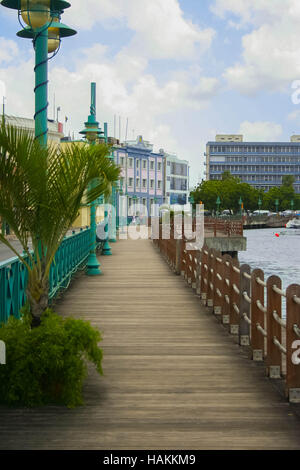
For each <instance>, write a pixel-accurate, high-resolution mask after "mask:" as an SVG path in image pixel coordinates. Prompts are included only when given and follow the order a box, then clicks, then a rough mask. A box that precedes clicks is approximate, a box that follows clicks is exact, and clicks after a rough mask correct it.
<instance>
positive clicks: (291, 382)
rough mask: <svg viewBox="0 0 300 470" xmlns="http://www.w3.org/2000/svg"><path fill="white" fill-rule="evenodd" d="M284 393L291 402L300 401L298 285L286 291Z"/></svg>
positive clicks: (299, 304) (299, 294)
mask: <svg viewBox="0 0 300 470" xmlns="http://www.w3.org/2000/svg"><path fill="white" fill-rule="evenodd" d="M286 307H287V322H286V394H287V396H288V397H289V401H290V402H291V403H300V286H299V285H298V284H292V285H291V286H289V287H288V288H287V291H286Z"/></svg>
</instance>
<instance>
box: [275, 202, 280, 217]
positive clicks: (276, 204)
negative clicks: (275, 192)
mask: <svg viewBox="0 0 300 470" xmlns="http://www.w3.org/2000/svg"><path fill="white" fill-rule="evenodd" d="M278 206H279V199H276V200H275V207H276V212H277V214H278Z"/></svg>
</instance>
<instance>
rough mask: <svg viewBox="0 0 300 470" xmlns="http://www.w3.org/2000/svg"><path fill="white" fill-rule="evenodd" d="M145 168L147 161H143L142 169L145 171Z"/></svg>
mask: <svg viewBox="0 0 300 470" xmlns="http://www.w3.org/2000/svg"><path fill="white" fill-rule="evenodd" d="M146 168H147V160H143V169H144V170H146Z"/></svg>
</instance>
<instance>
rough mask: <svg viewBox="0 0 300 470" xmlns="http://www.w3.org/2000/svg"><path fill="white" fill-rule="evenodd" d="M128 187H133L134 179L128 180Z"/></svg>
mask: <svg viewBox="0 0 300 470" xmlns="http://www.w3.org/2000/svg"><path fill="white" fill-rule="evenodd" d="M128 186H130V187H132V186H133V178H129V180H128Z"/></svg>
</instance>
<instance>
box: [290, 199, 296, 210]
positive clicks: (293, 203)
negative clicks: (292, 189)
mask: <svg viewBox="0 0 300 470" xmlns="http://www.w3.org/2000/svg"><path fill="white" fill-rule="evenodd" d="M294 205H295V202H294V199H292V200H291V210H292V211H293V210H294Z"/></svg>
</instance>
